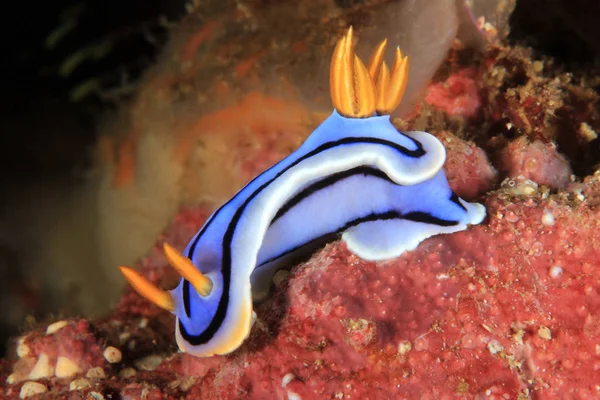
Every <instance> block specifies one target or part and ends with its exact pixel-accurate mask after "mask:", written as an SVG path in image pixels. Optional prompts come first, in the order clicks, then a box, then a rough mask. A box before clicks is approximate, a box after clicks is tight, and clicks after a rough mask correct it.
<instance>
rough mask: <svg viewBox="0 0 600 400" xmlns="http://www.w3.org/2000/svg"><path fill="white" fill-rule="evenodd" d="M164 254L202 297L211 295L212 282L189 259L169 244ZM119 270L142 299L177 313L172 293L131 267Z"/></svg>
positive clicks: (165, 247)
mask: <svg viewBox="0 0 600 400" xmlns="http://www.w3.org/2000/svg"><path fill="white" fill-rule="evenodd" d="M164 252H165V256H166V258H167V261H168V262H169V264H170V265H171V266H172V267H173V268H174V269H175V270H176V271H177V272H179V274H180V275H181V276H182V277H184V278H185V279H187V280H188V281H189V282H190V283H191V284H192V286H193V287H194V289H196V291H197V292H198V293H199V294H200V295H201V296H208V295H209V294H210V292H211V290H212V286H213V283H212V281H211V280H210V279H209V278H208V277H206V276H205V275H203V274H202V273H201V272H200V271H199V270H198V269H197V268H196V266H195V265H194V264H193V263H192V261H191V260H190V259H189V258H187V257H185V256H184V255H183V254H181V253H180V252H178V251H177V250H175V248H173V247H171V246H170V245H168V244H167V243H165V244H164ZM119 269H120V270H121V273H122V274H123V276H124V277H125V279H127V281H128V282H129V284H130V285H131V286H132V287H133V288H134V289H135V291H136V292H138V293H139V294H140V295H141V296H142V297H144V298H146V299H147V300H149V301H151V302H152V303H154V304H156V305H157V306H159V307H161V308H163V309H165V310H167V311H170V312H173V311H175V301H174V300H173V296H172V295H171V293H169V292H168V291H166V290H162V289H159V288H157V287H156V286H154V284H152V282H150V281H149V280H148V279H146V278H144V277H143V276H142V275H141V274H140V273H139V272H137V271H136V270H134V269H133V268H131V267H126V266H121V267H119Z"/></svg>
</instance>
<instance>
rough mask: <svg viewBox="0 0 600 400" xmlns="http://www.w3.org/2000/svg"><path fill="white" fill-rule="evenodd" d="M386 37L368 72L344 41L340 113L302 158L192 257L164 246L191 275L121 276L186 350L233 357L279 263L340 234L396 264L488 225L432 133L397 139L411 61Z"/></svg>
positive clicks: (259, 181) (335, 79)
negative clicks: (388, 50) (162, 285)
mask: <svg viewBox="0 0 600 400" xmlns="http://www.w3.org/2000/svg"><path fill="white" fill-rule="evenodd" d="M385 46H386V41H385V40H384V41H383V42H382V43H381V44H380V45H379V46H377V48H376V49H375V51H374V52H373V55H372V56H371V57H370V60H369V62H368V63H367V65H366V66H365V65H364V64H363V62H362V61H361V60H360V58H358V56H356V55H355V53H354V40H353V36H352V28H350V29H349V30H348V32H347V33H346V35H345V36H343V37H342V38H341V39H340V40H339V41H338V43H337V45H336V47H335V50H334V53H333V58H332V61H331V70H330V86H331V87H330V90H331V99H332V102H333V105H334V108H335V109H334V111H333V112H332V114H331V115H330V116H329V117H328V118H327V119H326V120H325V121H324V122H323V123H322V124H321V125H320V126H319V127H317V129H316V130H315V131H314V132H313V133H312V134H311V135H310V136H309V137H308V138H307V139H306V141H305V142H304V143H303V144H302V145H301V146H300V148H298V150H296V151H295V152H293V153H292V154H290V155H289V156H288V157H286V158H284V159H283V160H281V161H280V162H278V163H277V164H275V165H274V166H272V167H271V168H269V169H268V170H266V171H265V172H263V173H262V174H261V175H259V176H258V177H256V178H255V179H254V180H252V181H251V182H249V183H248V184H247V185H246V186H245V187H244V188H242V189H241V190H240V191H239V192H238V193H237V194H236V195H235V196H233V198H232V199H231V200H229V201H228V202H227V203H225V204H224V205H223V206H221V207H220V208H219V209H218V210H216V211H215V212H214V213H213V214H212V215H211V216H210V218H209V219H208V220H207V221H206V223H205V224H204V226H203V227H202V228H201V229H200V231H198V233H196V235H195V236H194V237H193V238H192V240H191V241H190V243H189V244H188V246H187V248H186V249H185V251H184V254H185V255H184V254H181V253H179V252H178V251H176V250H175V249H173V248H172V247H170V246H169V245H166V244H165V249H164V250H165V254H166V257H167V259H168V261H169V263H170V264H171V265H172V266H173V268H175V269H176V270H177V271H178V272H179V273H180V274H181V276H182V278H181V281H180V283H179V285H178V286H177V287H176V288H175V289H173V290H171V291H165V290H161V289H158V288H157V287H155V286H154V285H153V284H152V283H150V282H149V281H148V280H146V279H145V278H143V277H142V275H141V274H139V273H138V272H136V271H135V270H134V269H132V268H129V267H121V271H122V272H123V274H124V275H125V277H126V278H127V280H128V281H129V282H130V283H131V285H132V286H133V287H134V288H135V289H136V290H137V291H138V292H139V293H140V294H141V295H142V296H144V297H146V298H147V299H149V300H150V301H152V302H154V303H155V304H157V305H158V306H160V307H162V308H164V309H166V310H169V311H170V312H172V313H173V314H175V316H176V317H177V318H176V339H177V344H178V345H179V348H180V349H181V350H182V351H184V352H187V353H190V354H192V355H195V356H212V355H214V354H227V353H230V352H232V351H234V350H235V349H237V348H238V347H239V346H240V345H241V344H242V342H244V340H245V339H246V338H247V337H248V335H249V333H250V329H251V327H252V324H253V320H254V318H255V317H254V313H253V310H252V289H256V288H257V287H261V285H262V286H264V282H265V281H269V279H265V277H267V278H269V277H271V274H272V273H273V272H274V271H275V268H276V266H277V265H278V262H279V261H280V260H283V259H285V258H286V257H288V256H290V255H291V254H293V253H295V252H296V251H297V250H299V249H302V248H306V247H307V246H310V245H311V244H314V243H317V242H319V241H320V240H322V239H323V238H326V237H331V236H332V235H333V236H334V235H336V234H337V235H340V234H341V239H342V240H343V241H344V242H345V243H346V245H347V247H348V249H349V250H350V251H351V252H353V253H354V254H356V255H358V256H359V257H361V258H363V259H366V260H383V259H389V258H394V257H397V256H399V255H401V254H402V253H403V252H405V251H408V250H412V249H414V248H416V247H417V245H418V244H419V242H421V241H422V240H424V239H426V238H428V237H430V236H432V235H437V234H443V233H452V232H457V231H460V230H464V229H466V228H467V226H468V225H472V224H479V223H481V222H482V220H483V219H484V217H485V213H486V211H485V208H484V207H483V205H481V204H478V203H470V202H467V201H465V200H463V199H461V198H459V197H458V196H457V195H456V194H455V193H454V192H453V191H452V190H451V189H450V187H449V185H448V181H447V179H446V176H445V175H444V172H443V170H442V165H443V164H444V162H445V158H446V152H445V149H444V147H443V145H442V144H441V143H440V142H439V141H438V140H437V139H436V138H435V137H434V136H432V135H430V134H428V133H426V132H419V131H413V132H405V133H403V132H399V131H398V130H397V129H396V128H395V127H394V125H393V124H392V123H391V121H390V115H389V114H390V113H391V112H392V111H393V110H394V109H395V108H396V107H397V106H398V104H399V102H400V100H401V98H402V95H403V93H404V89H405V87H406V81H407V74H408V57H406V56H404V55H403V54H402V52H401V51H400V49H399V48H398V49H396V55H395V62H394V65H393V67H392V69H391V70H390V69H389V68H388V66H387V65H386V63H385V62H384V61H383V53H384V49H385Z"/></svg>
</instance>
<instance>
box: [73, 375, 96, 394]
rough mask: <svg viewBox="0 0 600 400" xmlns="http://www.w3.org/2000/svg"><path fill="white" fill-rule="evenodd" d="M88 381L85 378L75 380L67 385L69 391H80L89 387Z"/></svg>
mask: <svg viewBox="0 0 600 400" xmlns="http://www.w3.org/2000/svg"><path fill="white" fill-rule="evenodd" d="M91 386H92V385H91V384H90V381H88V380H87V379H85V378H77V379H75V380H73V381H71V383H69V391H71V390H82V389H86V388H89V387H91Z"/></svg>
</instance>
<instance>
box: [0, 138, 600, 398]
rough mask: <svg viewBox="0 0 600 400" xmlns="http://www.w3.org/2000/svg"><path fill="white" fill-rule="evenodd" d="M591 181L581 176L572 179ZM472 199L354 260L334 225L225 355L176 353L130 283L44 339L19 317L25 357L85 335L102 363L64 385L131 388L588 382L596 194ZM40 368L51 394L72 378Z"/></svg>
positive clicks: (246, 394)
mask: <svg viewBox="0 0 600 400" xmlns="http://www.w3.org/2000/svg"><path fill="white" fill-rule="evenodd" d="M476 150H478V149H476ZM449 156H450V157H453V156H455V157H460V155H459V154H453V153H452V152H450V155H449ZM599 187H600V181H599V180H598V177H596V178H594V179H592V178H590V179H588V180H587V181H586V182H585V183H581V184H580V187H578V193H579V192H581V193H584V192H585V193H588V192H589V191H590V190H591V191H594V192H595V191H597V190H598V188H599ZM458 194H459V195H461V196H462V195H463V194H462V193H461V192H460V191H458ZM486 207H487V209H488V215H489V218H488V220H487V221H486V223H485V224H484V225H482V226H477V227H473V228H471V229H468V230H466V231H463V232H459V233H456V234H453V235H442V236H437V237H433V238H430V239H428V240H426V241H424V242H423V243H422V244H421V245H420V246H419V247H418V248H417V249H416V250H414V251H411V252H408V253H406V254H405V255H403V256H401V257H399V258H397V259H393V260H389V261H386V262H379V263H374V262H366V261H364V260H361V259H360V258H358V257H356V256H355V255H353V254H351V253H350V252H349V251H348V250H347V249H346V248H345V246H344V245H343V243H342V242H339V241H337V242H334V243H332V244H329V245H327V246H326V247H325V249H324V250H322V251H319V252H318V253H316V254H315V255H313V257H312V258H311V259H310V260H309V261H308V262H306V263H304V264H302V265H299V266H296V267H294V268H293V269H292V271H291V275H290V276H289V277H288V279H287V280H284V281H283V283H281V284H279V286H278V287H277V288H276V289H275V290H274V293H273V295H272V296H271V297H270V298H269V299H268V300H266V301H265V302H264V303H261V304H260V305H258V306H257V307H256V312H257V314H258V320H257V321H256V323H255V325H254V327H253V330H252V333H251V335H250V338H249V339H248V340H247V341H246V342H245V343H244V344H243V345H242V347H241V348H240V349H238V350H237V351H236V352H234V353H233V354H231V355H229V356H222V357H213V358H208V359H206V358H195V357H192V356H189V355H186V354H182V353H179V354H177V353H175V352H174V350H175V345H174V339H173V333H172V328H173V325H172V322H173V319H172V318H171V317H170V316H169V315H168V314H167V313H166V312H163V311H160V310H159V309H158V308H156V307H155V306H153V305H150V304H148V303H147V302H145V301H144V300H142V299H141V298H140V297H139V296H137V295H136V294H135V293H134V292H133V291H128V292H127V293H126V294H125V295H124V297H123V299H122V301H121V303H120V305H119V307H118V309H117V310H116V313H115V315H114V316H113V317H112V318H110V319H109V320H106V321H98V322H96V323H92V326H91V327H89V328H86V329H83V330H82V329H78V330H76V332H75V331H73V332H71V333H70V334H68V335H62V336H58V335H57V334H58V333H59V332H60V331H58V332H57V333H55V334H54V335H55V337H54V338H52V339H49V338H48V337H47V336H46V335H45V334H44V331H43V330H36V331H33V332H31V333H29V334H28V335H27V336H26V339H25V343H27V345H28V346H29V347H30V348H31V349H32V350H33V351H32V352H31V354H30V355H29V357H33V359H35V358H36V357H37V358H39V355H40V354H42V353H47V354H52V357H55V356H58V355H59V353H60V352H63V353H64V354H63V353H60V355H71V354H72V352H73V350H72V349H73V348H79V347H78V343H87V345H86V346H85V348H84V349H83V350H84V352H87V354H80V356H81V359H83V360H87V361H86V365H85V366H82V372H81V373H80V375H82V374H84V372H85V368H91V367H97V366H100V367H102V368H103V369H104V370H105V372H106V374H107V376H108V377H109V378H110V377H111V376H113V378H112V379H91V378H89V379H88V383H89V385H90V386H89V387H87V386H86V387H85V388H82V389H80V391H79V392H78V393H80V394H81V393H91V392H96V393H101V394H102V393H103V394H104V395H106V394H110V393H112V394H118V395H120V396H129V397H130V398H138V397H142V396H150V395H151V396H152V397H153V398H182V397H183V398H189V399H217V398H219V399H236V398H252V399H261V398H282V399H285V398H303V399H309V398H361V399H367V398H370V399H379V398H399V399H401V398H406V399H412V398H431V399H433V398H446V397H447V398H452V397H454V396H457V395H458V396H463V397H467V398H472V397H482V398H497V399H502V398H506V396H508V398H516V397H518V396H521V397H520V398H524V399H525V398H558V397H563V398H564V397H565V396H566V397H569V398H589V397H592V396H596V395H598V387H597V382H596V380H595V371H596V370H597V368H600V350H599V349H600V319H599V317H598V315H599V313H598V312H599V311H600V300H599V296H598V294H599V291H600V283H599V281H598V279H597V277H596V275H595V260H598V259H600V249H598V246H594V243H598V242H600V233H598V232H600V229H599V228H600V222H599V221H600V218H599V217H600V212H599V210H598V208H597V207H591V206H590V205H588V203H587V202H586V200H585V198H584V199H583V200H581V199H578V197H577V196H576V195H573V196H571V195H569V194H567V193H565V194H564V195H561V196H554V195H552V196H549V197H548V196H546V195H544V194H535V193H534V194H533V195H530V196H527V197H523V198H519V197H514V195H513V194H512V192H511V191H510V190H506V191H504V190H501V191H498V192H496V193H494V194H492V195H491V196H489V197H488V199H487V201H486ZM207 215H208V213H207V208H206V207H194V208H189V209H185V210H183V211H182V212H181V213H180V214H179V215H178V216H177V217H176V218H175V220H174V223H173V225H172V226H171V228H169V229H168V230H167V231H166V232H165V234H164V236H163V237H161V239H160V241H161V242H162V241H163V240H165V241H167V242H169V243H171V244H173V245H174V246H176V247H178V248H179V249H182V248H183V247H184V246H185V244H186V242H187V240H188V239H189V237H190V236H191V235H192V234H193V233H194V231H195V229H197V227H198V226H200V225H201V224H202V223H203V221H204V220H205V218H206V217H207ZM159 244H160V243H157V246H155V248H154V249H153V250H152V252H151V255H150V256H149V257H147V258H145V259H143V260H142V261H141V266H142V272H143V273H144V274H145V275H146V276H148V277H149V278H150V279H151V280H153V281H154V282H156V283H159V282H162V284H163V285H167V284H168V281H169V279H164V278H162V279H161V278H160V277H165V276H167V277H168V276H170V274H172V272H171V271H170V268H169V267H168V266H167V264H166V261H165V260H164V258H163V256H162V254H161V253H160V252H159V248H160V246H159ZM140 321H146V323H145V324H142V322H140ZM80 324H81V322H79V323H78V322H71V323H69V325H68V327H67V328H63V329H65V331H64V332H70V331H67V329H75V328H76V327H78V326H79V325H80ZM142 325H143V326H142ZM86 326H87V325H86ZM94 332H97V333H94ZM108 346H114V347H115V348H118V349H120V351H122V352H123V360H121V361H120V362H119V363H116V364H114V365H112V366H108V363H107V361H106V360H105V359H104V358H100V357H99V354H100V349H102V351H105V349H106V348H107V347H108ZM78 351H79V350H78ZM29 379H31V378H29ZM45 379H46V382H48V386H49V387H50V388H51V390H52V391H53V393H55V394H56V395H57V396H59V394H60V393H64V394H66V393H67V391H68V386H69V385H70V382H73V381H72V380H65V379H62V380H61V379H58V378H56V377H47V378H45ZM22 385H23V382H19V383H16V384H13V385H11V386H9V387H8V388H6V389H5V390H6V393H13V394H15V393H18V391H19V390H20V387H21V386H22ZM294 395H295V396H297V397H294ZM60 396H62V394H61V395H60ZM60 396H59V397H60Z"/></svg>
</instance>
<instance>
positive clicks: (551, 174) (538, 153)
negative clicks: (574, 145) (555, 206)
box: [499, 136, 573, 188]
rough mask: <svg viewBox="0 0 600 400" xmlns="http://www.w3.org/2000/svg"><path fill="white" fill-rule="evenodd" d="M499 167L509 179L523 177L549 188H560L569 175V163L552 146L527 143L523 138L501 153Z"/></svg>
mask: <svg viewBox="0 0 600 400" xmlns="http://www.w3.org/2000/svg"><path fill="white" fill-rule="evenodd" d="M499 167H500V168H501V169H503V170H504V171H505V172H506V174H507V175H508V176H509V177H517V176H523V177H524V178H525V179H530V180H532V181H534V182H536V183H537V184H539V185H546V186H548V187H550V188H564V187H565V186H566V185H567V184H568V183H569V182H570V178H571V175H572V174H573V172H572V171H571V167H570V165H569V162H568V161H567V160H566V159H565V157H564V156H563V155H562V154H560V153H559V152H558V151H557V149H556V146H554V145H553V144H551V143H547V144H544V143H542V142H541V141H539V140H536V141H534V142H533V143H529V141H528V139H527V138H526V137H525V136H522V137H520V138H518V139H516V140H514V141H512V142H511V143H509V144H508V146H506V147H505V148H504V149H503V150H502V151H501V153H500V157H499Z"/></svg>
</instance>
